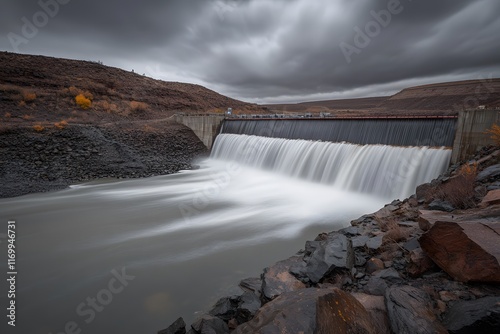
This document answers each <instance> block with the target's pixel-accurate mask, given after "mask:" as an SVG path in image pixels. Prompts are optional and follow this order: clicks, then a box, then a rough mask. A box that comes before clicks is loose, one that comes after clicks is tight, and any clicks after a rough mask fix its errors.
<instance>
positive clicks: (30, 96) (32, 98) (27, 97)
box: [21, 90, 36, 102]
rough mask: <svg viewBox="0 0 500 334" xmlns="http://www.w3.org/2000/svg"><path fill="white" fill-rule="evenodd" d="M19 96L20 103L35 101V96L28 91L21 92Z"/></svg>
mask: <svg viewBox="0 0 500 334" xmlns="http://www.w3.org/2000/svg"><path fill="white" fill-rule="evenodd" d="M21 95H22V98H23V99H22V101H24V102H33V101H35V99H36V94H35V93H33V92H30V91H24V90H23V91H22V92H21Z"/></svg>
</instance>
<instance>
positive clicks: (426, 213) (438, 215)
mask: <svg viewBox="0 0 500 334" xmlns="http://www.w3.org/2000/svg"><path fill="white" fill-rule="evenodd" d="M419 213H420V215H419V217H418V226H419V227H420V228H421V229H422V230H423V231H428V230H430V228H431V227H432V225H434V223H435V222H437V221H439V220H441V221H450V220H453V217H454V215H453V214H451V213H449V212H444V211H437V210H419Z"/></svg>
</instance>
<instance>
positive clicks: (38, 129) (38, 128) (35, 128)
mask: <svg viewBox="0 0 500 334" xmlns="http://www.w3.org/2000/svg"><path fill="white" fill-rule="evenodd" d="M33 130H35V131H36V132H42V131H43V130H45V127H44V126H43V125H41V124H35V125H33Z"/></svg>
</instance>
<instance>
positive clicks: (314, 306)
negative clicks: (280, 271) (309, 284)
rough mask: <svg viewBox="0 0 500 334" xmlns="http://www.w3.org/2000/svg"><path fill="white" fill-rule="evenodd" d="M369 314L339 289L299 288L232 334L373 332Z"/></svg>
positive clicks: (272, 304)
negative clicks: (333, 331)
mask: <svg viewBox="0 0 500 334" xmlns="http://www.w3.org/2000/svg"><path fill="white" fill-rule="evenodd" d="M374 327H375V326H374V324H373V320H372V318H371V315H370V314H369V313H368V311H367V310H366V309H365V308H364V307H363V306H362V305H361V304H360V303H359V302H358V301H357V300H356V299H355V298H354V297H353V296H351V295H350V294H348V293H346V292H344V291H342V290H340V289H336V288H333V289H314V288H309V289H302V290H298V291H292V292H285V293H283V294H282V295H281V296H279V297H277V298H276V299H274V300H272V301H271V302H269V303H267V304H266V305H264V306H263V307H262V308H261V309H260V310H259V311H258V312H257V314H256V315H255V318H254V319H252V320H251V321H249V322H247V323H244V324H242V325H240V326H238V327H237V328H236V330H235V331H234V332H233V333H234V334H263V333H266V334H274V333H276V334H278V333H280V334H281V333H332V332H331V330H332V329H334V330H336V332H335V333H375V332H374V331H373V328H374Z"/></svg>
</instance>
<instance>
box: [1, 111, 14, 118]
mask: <svg viewBox="0 0 500 334" xmlns="http://www.w3.org/2000/svg"><path fill="white" fill-rule="evenodd" d="M3 116H4V117H5V118H11V117H12V114H11V113H10V112H6V113H5V114H4V115H3Z"/></svg>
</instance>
